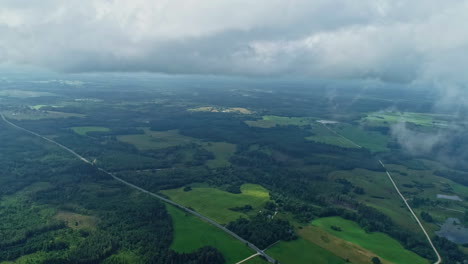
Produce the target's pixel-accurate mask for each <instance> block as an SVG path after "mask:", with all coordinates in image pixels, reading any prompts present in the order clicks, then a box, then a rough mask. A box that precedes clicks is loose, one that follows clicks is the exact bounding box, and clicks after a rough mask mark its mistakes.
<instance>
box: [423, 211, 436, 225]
mask: <svg viewBox="0 0 468 264" xmlns="http://www.w3.org/2000/svg"><path fill="white" fill-rule="evenodd" d="M421 218H422V219H423V220H424V221H426V222H428V223H432V222H433V221H434V219H433V218H432V216H431V215H430V214H429V213H428V212H425V211H422V212H421Z"/></svg>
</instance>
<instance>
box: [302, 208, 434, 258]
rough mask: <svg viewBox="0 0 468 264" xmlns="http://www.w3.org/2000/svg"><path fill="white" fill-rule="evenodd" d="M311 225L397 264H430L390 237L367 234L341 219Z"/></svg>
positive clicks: (320, 219) (354, 224)
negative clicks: (338, 229)
mask: <svg viewBox="0 0 468 264" xmlns="http://www.w3.org/2000/svg"><path fill="white" fill-rule="evenodd" d="M311 224H312V225H313V226H316V227H318V228H320V229H322V230H325V231H327V232H329V233H331V234H332V235H334V236H337V237H339V238H341V239H344V240H346V241H349V242H351V243H354V244H356V245H359V246H361V247H363V248H365V249H368V250H370V251H371V252H373V253H375V254H377V255H378V256H380V257H381V258H383V259H386V260H388V261H390V262H393V263H396V264H398V263H401V264H406V263H414V264H416V263H429V262H428V261H427V260H426V259H424V258H422V257H420V256H418V255H417V254H415V253H413V252H411V251H408V250H406V249H404V248H403V246H402V245H401V244H400V243H399V242H398V241H396V240H394V239H393V238H391V237H389V236H388V235H386V234H383V233H379V232H374V233H366V231H364V230H363V229H362V228H361V227H359V225H357V224H356V223H355V222H352V221H349V220H345V219H343V218H340V217H325V218H319V219H316V220H314V221H312V223H311ZM331 226H337V227H340V228H341V231H335V230H333V229H332V228H331ZM428 246H429V245H428Z"/></svg>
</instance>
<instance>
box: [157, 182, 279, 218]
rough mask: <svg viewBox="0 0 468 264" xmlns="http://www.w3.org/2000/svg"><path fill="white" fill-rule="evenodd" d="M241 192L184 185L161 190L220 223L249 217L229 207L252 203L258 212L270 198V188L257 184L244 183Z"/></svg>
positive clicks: (254, 209) (178, 201)
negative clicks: (189, 189) (186, 189)
mask: <svg viewBox="0 0 468 264" xmlns="http://www.w3.org/2000/svg"><path fill="white" fill-rule="evenodd" d="M241 192H242V193H240V194H233V193H229V192H226V191H222V190H219V189H216V188H212V187H192V190H191V191H187V192H186V191H184V187H182V188H178V189H172V190H164V191H161V193H163V194H165V195H167V196H169V197H170V198H171V200H173V201H175V202H177V203H180V204H182V205H184V206H186V207H191V208H193V209H195V211H197V212H199V213H201V214H203V215H205V216H207V217H209V218H211V219H213V220H215V221H216V222H218V223H220V224H226V223H228V222H230V221H234V220H236V219H237V218H239V217H247V215H246V214H244V213H242V212H236V211H232V210H229V208H234V207H242V206H245V205H251V206H252V207H253V210H252V212H257V211H258V209H260V208H261V207H262V206H263V205H264V204H265V203H266V202H267V201H268V200H269V199H270V196H269V193H268V190H266V189H265V188H263V187H262V186H260V185H256V184H243V185H242V186H241Z"/></svg>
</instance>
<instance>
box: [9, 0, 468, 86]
mask: <svg viewBox="0 0 468 264" xmlns="http://www.w3.org/2000/svg"><path fill="white" fill-rule="evenodd" d="M0 63H8V64H31V65H35V66H39V67H44V68H50V69H53V70H57V71H72V72H75V71H76V72H82V71H84V72H86V71H151V72H163V73H200V74H228V75H231V74H234V75H250V76H257V75H259V76H272V75H274V76H277V75H280V76H281V75H300V76H307V77H313V78H315V77H320V78H357V79H360V78H375V79H381V80H383V81H397V82H421V81H427V82H432V83H446V82H450V83H451V85H455V86H460V85H465V84H466V83H468V74H466V73H465V72H466V70H467V69H468V1H463V0H406V1H400V0H388V1H387V0H287V1H286V0H254V1H253V0H40V1H39V0H38V1H34V0H33V1H31V0H0Z"/></svg>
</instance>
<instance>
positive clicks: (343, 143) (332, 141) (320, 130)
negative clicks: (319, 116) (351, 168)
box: [306, 124, 359, 148]
mask: <svg viewBox="0 0 468 264" xmlns="http://www.w3.org/2000/svg"><path fill="white" fill-rule="evenodd" d="M312 133H313V135H312V136H308V137H306V139H307V140H311V141H315V142H319V143H324V144H329V145H335V146H338V147H342V148H359V147H358V146H356V145H355V144H353V142H351V141H349V140H347V139H346V138H343V137H340V136H339V135H337V134H335V133H333V132H332V131H331V130H329V129H328V128H326V127H325V126H324V125H322V124H313V125H312Z"/></svg>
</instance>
